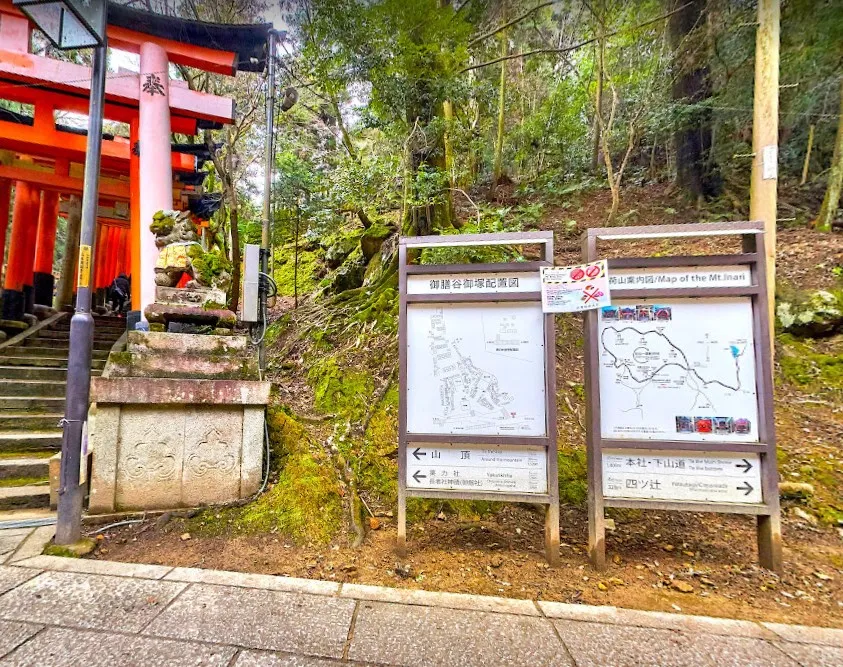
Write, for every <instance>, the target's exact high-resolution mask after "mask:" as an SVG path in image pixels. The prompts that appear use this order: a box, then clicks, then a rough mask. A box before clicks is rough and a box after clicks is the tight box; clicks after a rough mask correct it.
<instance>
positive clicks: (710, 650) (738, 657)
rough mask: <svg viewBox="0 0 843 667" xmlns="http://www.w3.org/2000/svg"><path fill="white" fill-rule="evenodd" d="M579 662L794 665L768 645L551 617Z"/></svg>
mask: <svg viewBox="0 0 843 667" xmlns="http://www.w3.org/2000/svg"><path fill="white" fill-rule="evenodd" d="M553 624H554V625H555V626H556V629H557V630H558V631H559V636H560V637H562V641H564V642H565V645H566V646H567V647H568V650H569V651H570V652H571V656H572V657H573V658H574V660H575V661H576V663H577V665H578V667H645V666H650V665H652V666H653V667H686V666H688V665H694V667H738V666H740V667H799V663H797V662H795V661H794V660H792V659H790V658H789V657H787V656H786V655H785V654H784V653H782V652H781V651H780V650H779V649H777V648H776V647H775V646H773V645H772V644H770V643H768V642H766V641H763V640H759V639H748V638H746V637H721V636H715V635H699V634H690V633H686V632H677V631H674V630H663V629H659V628H636V627H630V626H621V625H604V624H602V623H584V622H580V621H562V620H557V621H553Z"/></svg>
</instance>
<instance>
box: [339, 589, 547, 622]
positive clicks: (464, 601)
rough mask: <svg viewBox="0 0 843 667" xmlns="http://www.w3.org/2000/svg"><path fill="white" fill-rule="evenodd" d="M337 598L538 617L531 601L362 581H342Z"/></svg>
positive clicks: (537, 612)
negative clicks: (396, 586) (404, 587)
mask: <svg viewBox="0 0 843 667" xmlns="http://www.w3.org/2000/svg"><path fill="white" fill-rule="evenodd" d="M340 597H344V598H352V599H355V600H371V601H375V602H394V603H398V604H413V605H422V606H425V607H445V608H448V609H470V610H474V611H490V612H497V613H502V614H520V615H522V616H539V611H538V609H536V605H535V604H533V602H532V600H511V599H509V598H498V597H490V596H485V595H468V594H465V593H437V592H435V591H414V590H407V589H401V588H386V587H383V586H367V585H365V584H343V587H342V591H341V592H340Z"/></svg>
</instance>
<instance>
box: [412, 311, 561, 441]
mask: <svg viewBox="0 0 843 667" xmlns="http://www.w3.org/2000/svg"><path fill="white" fill-rule="evenodd" d="M544 361H545V357H544V316H543V314H542V312H541V307H540V305H538V304H535V303H505V304H496V303H482V304H479V303H478V304H451V305H447V306H443V305H442V304H436V305H434V304H430V305H428V304H413V305H411V306H410V307H408V309H407V376H408V382H407V387H408V390H407V432H408V433H413V434H422V433H435V434H450V435H480V436H482V435H491V436H507V435H509V436H537V437H539V436H544V435H545V433H546V424H545V376H544Z"/></svg>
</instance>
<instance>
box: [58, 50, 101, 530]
mask: <svg viewBox="0 0 843 667" xmlns="http://www.w3.org/2000/svg"><path fill="white" fill-rule="evenodd" d="M105 67H106V46H105V45H103V46H98V47H96V48H95V49H94V65H93V73H92V75H91V101H90V107H89V109H88V146H87V151H86V154H85V181H84V185H83V191H82V230H81V232H80V234H79V267H78V271H79V273H78V278H77V292H76V312H75V313H74V315H73V318H72V319H71V320H70V351H69V354H68V360H67V396H66V401H65V408H64V419H62V426H63V433H62V440H61V472H60V475H59V494H58V496H59V498H58V518H57V523H56V538H55V541H56V544H73V543H74V542H78V541H79V539H80V537H81V530H82V500H83V495H84V494H83V489H82V487H81V486H80V485H79V468H80V464H81V458H82V430H83V427H84V425H85V422H86V421H87V419H88V405H89V399H90V391H91V346H92V344H93V341H94V318H93V317H92V316H91V270H92V268H93V257H92V252H91V246H92V245H93V243H94V231H95V228H96V221H97V199H98V196H99V195H98V193H99V180H100V153H101V151H102V114H103V98H104V96H105Z"/></svg>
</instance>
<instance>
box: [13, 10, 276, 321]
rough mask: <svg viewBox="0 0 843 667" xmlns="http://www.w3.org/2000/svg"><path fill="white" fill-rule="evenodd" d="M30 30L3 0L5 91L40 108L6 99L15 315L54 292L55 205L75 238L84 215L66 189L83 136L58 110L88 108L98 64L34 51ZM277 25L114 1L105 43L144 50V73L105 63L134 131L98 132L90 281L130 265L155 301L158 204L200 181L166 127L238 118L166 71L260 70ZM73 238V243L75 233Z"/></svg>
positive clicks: (225, 104) (189, 192)
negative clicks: (202, 18)
mask: <svg viewBox="0 0 843 667" xmlns="http://www.w3.org/2000/svg"><path fill="white" fill-rule="evenodd" d="M32 30H33V27H32V25H31V24H30V23H29V21H28V20H27V19H26V18H25V17H24V15H23V14H22V13H20V12H19V11H18V10H17V9H16V8H14V7H13V6H12V4H11V0H0V99H2V100H10V101H14V102H19V103H22V104H25V105H32V108H33V113H32V115H31V116H28V115H22V114H13V113H10V112H5V113H4V112H3V110H2V109H0V257H2V256H3V255H2V251H3V250H4V247H3V244H4V243H5V239H6V231H7V230H6V225H7V224H8V220H9V210H10V206H11V211H12V223H11V224H12V229H11V233H10V236H9V248H8V261H7V268H6V273H5V277H4V282H3V319H17V320H20V319H22V318H23V315H24V313H26V312H32V310H33V306H34V304H35V303H40V304H44V305H48V304H50V303H51V301H52V292H53V281H54V279H53V275H54V267H53V254H54V249H55V236H56V219H57V216H58V214H59V210H60V206H64V207H65V208H66V209H67V215H68V223H69V224H68V237H69V238H70V237H72V235H73V232H74V230H73V229H72V226H73V223H74V222H75V224H76V226H77V228H78V224H79V216H78V215H74V208H76V203H75V202H74V201H68V200H72V199H73V198H74V197H78V195H80V194H81V192H82V180H83V179H82V177H83V173H82V171H83V163H84V158H85V150H86V144H87V137H85V136H84V134H85V133H84V132H78V131H76V130H73V129H72V128H66V127H62V126H61V125H60V124H57V122H56V118H55V114H56V112H61V111H69V112H76V113H87V108H88V98H89V93H90V81H91V71H90V68H88V67H85V66H82V65H77V64H74V63H69V62H64V61H60V60H56V59H53V58H48V57H45V56H40V55H36V54H33V53H31V43H32V39H31V33H32ZM270 30H271V25H248V26H232V25H216V24H209V23H202V22H197V21H186V20H183V19H177V18H173V17H167V16H160V15H156V14H151V13H148V12H143V11H139V10H135V9H130V8H127V7H123V6H119V5H113V4H109V7H108V28H107V34H108V42H109V46H110V47H112V48H116V49H120V50H123V51H129V52H132V53H137V54H139V56H140V72H139V73H138V72H128V71H123V70H119V71H117V72H116V73H115V72H109V73H108V77H107V80H106V91H105V106H104V116H105V118H106V119H108V120H112V121H117V122H121V123H126V124H128V126H129V136H128V137H119V136H114V137H111V136H104V139H103V144H102V169H101V171H102V175H101V178H100V188H99V196H100V207H99V215H98V222H99V229H98V234H97V247H96V253H95V256H96V261H95V275H94V286H95V287H102V286H105V285H107V284H108V283H109V282H110V281H111V279H112V278H113V277H114V276H115V275H116V274H117V273H118V272H120V271H124V272H126V273H129V274H131V276H132V302H133V305H134V308H136V309H138V310H140V311H141V312H143V309H144V308H145V306H146V305H148V304H149V303H151V302H152V301H154V299H155V283H154V271H153V267H154V265H155V260H156V257H157V249H156V247H155V242H154V237H153V235H152V233H151V232H150V231H149V229H148V227H149V223H150V222H151V221H152V216H153V215H154V213H155V212H156V211H159V210H162V209H184V208H187V207H188V206H189V204H190V200H191V199H192V198H194V197H195V196H196V195H197V194H198V193H199V192H200V189H199V188H200V186H199V184H201V175H197V174H196V169H197V159H201V158H202V157H203V155H202V152H201V150H199V151H196V150H191V151H189V152H188V151H186V147H184V146H172V145H171V134H172V133H178V134H183V135H188V136H193V135H196V134H197V133H198V131H199V130H201V129H203V128H218V127H221V126H222V125H224V124H228V123H231V122H232V121H233V119H234V103H233V100H231V99H229V98H224V97H219V96H215V95H209V94H205V93H201V92H197V91H193V90H190V89H189V88H188V87H187V85H186V83H185V82H183V81H179V80H175V79H171V78H170V75H169V70H170V65H171V64H179V65H186V66H190V67H195V68H198V69H201V70H204V71H207V72H212V73H216V74H226V75H231V76H233V75H235V74H236V72H237V71H238V70H241V71H262V70H263V68H264V66H265V62H266V44H267V40H268V35H269V31H270ZM204 157H207V156H204ZM197 176H198V178H197ZM12 192H14V197H12ZM12 200H13V201H14V203H13V204H12ZM121 209H122V210H121ZM77 234H78V232H77ZM68 248H69V249H74V250H75V249H76V247H75V245H73V244H71V243H70V242H68ZM70 254H72V253H70ZM70 260H71V261H66V262H65V263H64V265H63V267H64V268H62V270H61V273H62V277H63V279H64V280H65V281H70V280H74V279H75V270H74V269H75V266H76V264H75V258H73V257H71V258H70ZM68 269H69V270H68ZM61 287H62V286H60V290H59V294H57V302H58V305H67V303H66V302H65V301H63V300H62V294H63V293H64V294H69V293H70V292H71V289H68V288H69V287H70V286H69V285H65V286H64V289H61Z"/></svg>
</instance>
